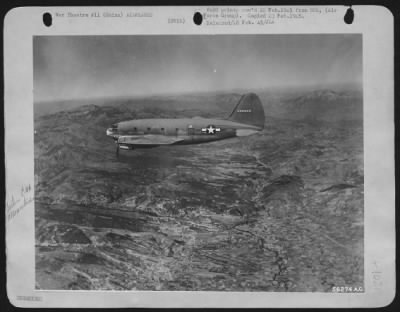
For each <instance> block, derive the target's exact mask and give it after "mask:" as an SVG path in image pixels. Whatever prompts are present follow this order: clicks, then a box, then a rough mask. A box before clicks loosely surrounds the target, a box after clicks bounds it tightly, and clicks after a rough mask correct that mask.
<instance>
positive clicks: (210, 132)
mask: <svg viewBox="0 0 400 312" xmlns="http://www.w3.org/2000/svg"><path fill="white" fill-rule="evenodd" d="M32 40H33V43H32V44H33V99H34V103H33V114H34V116H33V118H34V135H33V138H34V185H33V186H32V187H33V189H34V207H35V210H34V228H35V235H34V236H35V242H34V244H35V255H34V257H35V289H37V290H119V291H128V290H137V291H145V290H147V291H214V292H320V293H328V292H329V293H331V292H340V291H341V289H342V288H343V287H347V289H348V290H349V292H352V293H363V292H364V291H365V290H364V146H363V134H364V129H363V102H364V101H363V36H362V34H360V33H358V34H357V33H354V34H345V33H330V34H326V33H325V34H288V33H282V34H246V35H243V34H216V35H86V36H80V35H71V36H63V35H55V36H46V35H40V36H34V37H33V38H32Z"/></svg>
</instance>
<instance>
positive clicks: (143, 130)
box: [106, 93, 265, 156]
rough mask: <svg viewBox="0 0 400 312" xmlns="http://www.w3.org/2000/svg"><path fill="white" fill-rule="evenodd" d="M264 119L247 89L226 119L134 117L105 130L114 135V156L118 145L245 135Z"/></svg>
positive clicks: (155, 144)
mask: <svg viewBox="0 0 400 312" xmlns="http://www.w3.org/2000/svg"><path fill="white" fill-rule="evenodd" d="M264 120H265V116H264V108H263V106H262V103H261V100H260V98H259V97H258V96H257V95H256V94H255V93H247V94H244V95H242V97H241V98H240V100H239V102H238V103H237V104H236V106H235V108H234V109H233V111H232V113H231V114H230V115H229V116H228V117H227V118H226V119H210V118H202V117H193V118H179V119H178V118H174V119H173V118H163V119H155V118H154V119H135V120H129V121H122V122H119V123H116V124H113V125H112V126H111V128H108V129H107V130H106V134H107V136H110V137H112V138H113V139H114V141H115V143H116V145H117V149H116V154H117V156H118V155H119V150H120V149H124V150H133V149H136V148H153V147H158V146H163V145H187V144H199V143H206V142H213V141H217V140H223V139H228V138H233V137H241V136H248V135H252V134H255V133H257V132H259V131H261V130H263V129H264Z"/></svg>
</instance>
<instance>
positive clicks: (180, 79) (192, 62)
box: [33, 34, 362, 102]
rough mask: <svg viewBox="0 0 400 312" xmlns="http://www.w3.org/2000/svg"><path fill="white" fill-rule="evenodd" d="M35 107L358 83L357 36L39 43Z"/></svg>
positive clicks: (41, 39) (55, 39)
mask: <svg viewBox="0 0 400 312" xmlns="http://www.w3.org/2000/svg"><path fill="white" fill-rule="evenodd" d="M33 63H34V98H35V102H38V101H51V100H65V99H79V98H98V97H114V96H143V95H158V94H168V93H183V92H208V91H229V90H232V89H246V88H249V89H260V88H262V89H264V88H265V89H268V88H271V87H280V88H284V87H303V86H315V85H319V86H320V85H334V84H342V85H343V84H357V85H361V83H362V37H361V35H359V34H321V35H316V34H305V35H299V34H293V35H287V34H285V35H191V36H189V35H185V36H183V35H176V36H172V35H171V36H159V35H148V36H38V37H34V39H33Z"/></svg>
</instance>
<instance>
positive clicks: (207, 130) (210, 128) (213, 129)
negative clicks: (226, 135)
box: [201, 125, 221, 134]
mask: <svg viewBox="0 0 400 312" xmlns="http://www.w3.org/2000/svg"><path fill="white" fill-rule="evenodd" d="M201 131H202V132H205V133H207V134H215V132H219V131H221V128H216V127H214V126H212V125H210V126H208V127H207V128H202V129H201Z"/></svg>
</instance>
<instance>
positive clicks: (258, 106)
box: [228, 93, 265, 129]
mask: <svg viewBox="0 0 400 312" xmlns="http://www.w3.org/2000/svg"><path fill="white" fill-rule="evenodd" d="M228 119H229V120H231V121H235V122H239V123H244V124H247V125H252V126H256V127H259V128H262V129H263V128H264V122H265V116H264V108H263V106H262V103H261V100H260V98H259V97H258V96H257V95H256V94H254V93H247V94H244V95H243V96H242V97H241V98H240V100H239V102H238V103H237V104H236V106H235V108H234V109H233V111H232V113H231V114H230V116H229V117H228Z"/></svg>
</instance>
